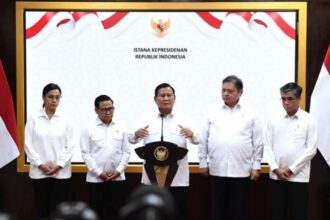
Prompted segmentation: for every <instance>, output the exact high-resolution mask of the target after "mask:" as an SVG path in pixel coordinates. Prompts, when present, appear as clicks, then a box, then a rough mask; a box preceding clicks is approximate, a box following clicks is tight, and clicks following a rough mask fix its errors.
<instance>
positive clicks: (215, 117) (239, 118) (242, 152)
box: [198, 103, 263, 177]
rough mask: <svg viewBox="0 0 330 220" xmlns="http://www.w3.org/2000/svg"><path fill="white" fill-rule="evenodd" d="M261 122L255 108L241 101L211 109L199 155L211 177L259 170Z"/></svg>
mask: <svg viewBox="0 0 330 220" xmlns="http://www.w3.org/2000/svg"><path fill="white" fill-rule="evenodd" d="M262 154H263V143H262V124H261V122H260V121H259V120H258V119H257V115H256V113H255V112H254V110H253V109H252V108H249V107H247V106H245V105H242V104H240V103H238V104H237V105H236V106H235V107H234V108H233V109H231V108H229V107H228V106H226V105H225V104H222V105H216V106H214V107H213V108H211V109H210V110H209V112H208V114H207V118H206V121H205V124H204V126H203V129H202V131H201V144H200V145H199V151H198V157H199V160H200V167H201V168H207V167H208V168H209V173H210V175H212V176H221V177H248V176H250V172H251V170H252V169H260V163H261V159H262Z"/></svg>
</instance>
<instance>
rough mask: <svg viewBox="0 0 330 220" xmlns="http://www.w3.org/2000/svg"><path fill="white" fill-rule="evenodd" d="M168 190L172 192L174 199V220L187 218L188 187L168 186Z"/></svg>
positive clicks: (185, 219)
mask: <svg viewBox="0 0 330 220" xmlns="http://www.w3.org/2000/svg"><path fill="white" fill-rule="evenodd" d="M168 190H169V191H170V193H171V194H172V196H173V198H174V201H175V203H176V206H175V207H176V213H177V215H176V220H187V219H188V218H187V194H188V187H186V186H182V187H180V186H177V187H169V188H168Z"/></svg>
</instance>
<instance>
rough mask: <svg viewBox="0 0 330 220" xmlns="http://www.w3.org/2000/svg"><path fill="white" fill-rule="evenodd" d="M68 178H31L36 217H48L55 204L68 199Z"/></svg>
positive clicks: (54, 208)
mask: <svg viewBox="0 0 330 220" xmlns="http://www.w3.org/2000/svg"><path fill="white" fill-rule="evenodd" d="M69 184H70V179H55V178H43V179H32V185H33V189H34V192H35V201H36V213H37V219H38V220H39V219H40V220H41V219H48V218H49V217H50V215H51V213H52V212H54V211H55V210H56V206H57V205H58V204H59V203H61V202H64V201H67V200H68V197H69V196H68V195H69V186H70V185H69Z"/></svg>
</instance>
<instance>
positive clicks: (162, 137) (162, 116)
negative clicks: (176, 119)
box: [160, 114, 165, 142]
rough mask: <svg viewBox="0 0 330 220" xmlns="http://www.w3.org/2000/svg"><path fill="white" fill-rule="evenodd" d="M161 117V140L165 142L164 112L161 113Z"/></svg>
mask: <svg viewBox="0 0 330 220" xmlns="http://www.w3.org/2000/svg"><path fill="white" fill-rule="evenodd" d="M160 117H161V118H162V130H161V135H160V141H161V142H163V141H164V136H163V129H164V117H165V115H164V114H160Z"/></svg>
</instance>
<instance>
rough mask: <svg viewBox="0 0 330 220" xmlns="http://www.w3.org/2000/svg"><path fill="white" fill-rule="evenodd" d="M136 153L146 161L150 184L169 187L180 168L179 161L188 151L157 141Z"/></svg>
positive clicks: (145, 167) (145, 165)
mask: <svg viewBox="0 0 330 220" xmlns="http://www.w3.org/2000/svg"><path fill="white" fill-rule="evenodd" d="M135 152H136V154H137V155H138V156H139V157H140V158H141V159H144V160H145V164H144V169H145V171H146V173H147V175H148V177H149V180H150V182H151V183H152V184H157V185H158V186H160V187H169V186H170V185H171V183H172V181H173V179H174V177H175V174H176V172H177V170H178V168H179V166H178V162H177V161H178V160H181V159H182V158H184V156H186V154H187V152H188V149H185V148H182V147H178V146H177V145H176V144H174V143H171V142H166V141H157V142H152V143H148V144H146V145H145V146H143V147H138V148H136V149H135Z"/></svg>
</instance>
